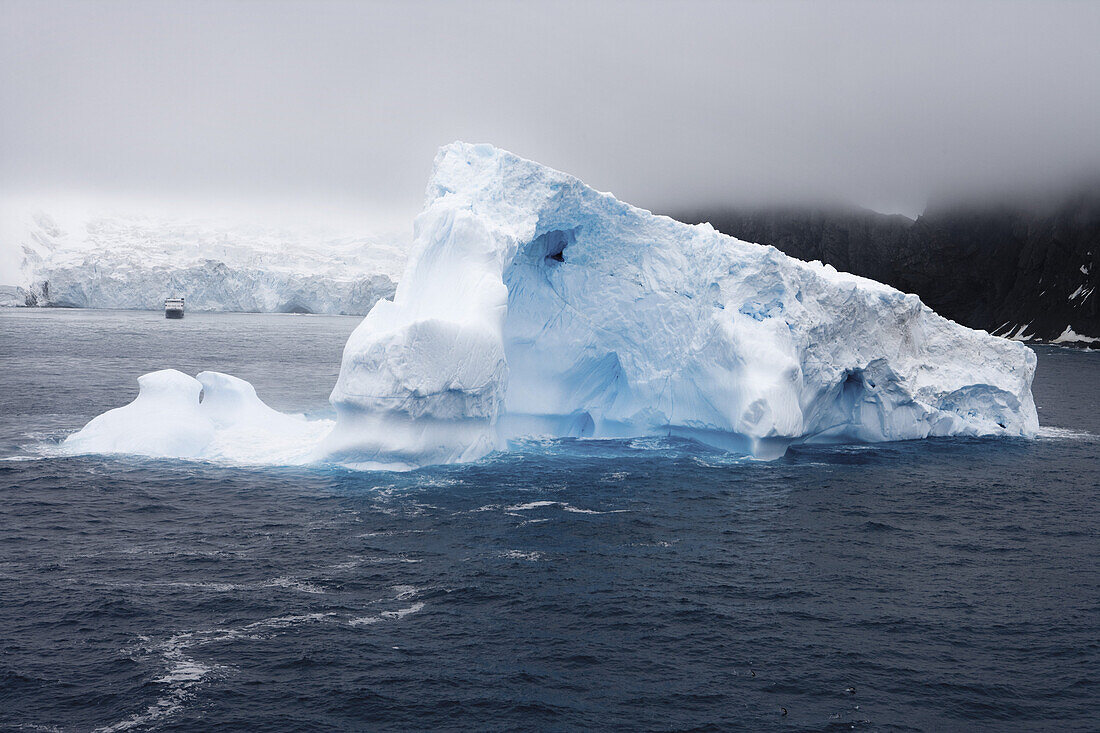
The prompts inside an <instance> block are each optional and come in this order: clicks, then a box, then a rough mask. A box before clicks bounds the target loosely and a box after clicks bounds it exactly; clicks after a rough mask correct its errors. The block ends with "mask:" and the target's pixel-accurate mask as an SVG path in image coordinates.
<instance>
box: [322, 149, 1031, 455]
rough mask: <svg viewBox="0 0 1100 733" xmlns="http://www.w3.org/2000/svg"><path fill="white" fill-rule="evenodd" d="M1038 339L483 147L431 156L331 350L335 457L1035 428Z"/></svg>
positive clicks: (754, 449) (767, 451)
mask: <svg viewBox="0 0 1100 733" xmlns="http://www.w3.org/2000/svg"><path fill="white" fill-rule="evenodd" d="M1034 369H1035V355H1034V353H1033V352H1032V351H1031V350H1030V349H1028V348H1027V347H1025V346H1023V345H1022V344H1017V343H1012V342H1009V341H1006V340H1004V339H998V338H994V337H992V336H990V335H988V334H986V333H984V332H978V331H972V330H970V329H967V328H964V327H962V326H959V325H958V324H955V323H953V322H951V321H948V320H946V319H944V318H941V317H939V316H937V315H936V314H935V313H933V312H932V311H931V310H930V309H928V308H927V307H926V306H924V305H923V304H922V303H921V302H920V300H919V299H918V298H917V297H916V296H914V295H905V294H903V293H901V292H899V291H897V290H894V289H893V288H890V287H888V286H885V285H882V284H880V283H877V282H873V281H871V280H866V279H864V278H860V277H856V276H853V275H848V274H844V273H838V272H836V271H835V270H834V269H832V268H831V267H828V266H823V265H821V264H820V263H805V262H801V261H798V260H794V259H792V258H790V257H787V256H785V255H783V254H782V253H780V252H779V251H778V250H776V249H774V248H772V247H765V246H761V245H756V244H749V243H746V242H741V241H739V240H736V239H733V238H731V237H727V236H724V235H721V234H719V233H718V232H716V231H715V230H714V229H713V228H711V227H710V226H709V225H700V226H688V225H685V224H681V223H679V222H676V221H673V220H672V219H668V218H666V217H661V216H654V215H653V214H651V213H649V212H647V211H643V210H640V209H637V208H634V207H632V206H629V205H627V204H624V203H622V202H620V201H618V200H616V199H615V198H614V197H613V196H611V195H610V194H605V193H600V192H597V191H594V190H593V189H591V188H589V187H588V186H585V185H584V184H583V183H582V182H581V181H579V180H577V179H576V178H573V177H572V176H568V175H565V174H563V173H560V172H558V171H554V170H551V169H549V168H546V167H544V166H541V165H539V164H537V163H533V162H531V161H527V160H523V159H521V158H518V157H516V156H515V155H512V154H510V153H507V152H505V151H502V150H498V149H496V148H493V147H491V146H487V145H467V144H462V143H456V144H453V145H450V146H447V147H445V148H443V149H442V150H441V151H440V153H439V155H438V156H437V157H436V161H435V171H434V174H433V177H432V181H431V183H430V185H429V188H428V200H427V203H426V206H425V209H424V211H423V212H422V213H421V214H420V216H419V217H418V218H417V221H416V227H415V235H414V244H413V249H412V251H411V253H410V258H409V263H408V266H407V269H406V271H405V274H404V276H403V277H402V279H401V282H400V285H399V286H398V289H397V295H396V297H395V298H394V300H393V301H392V302H390V301H382V302H380V303H379V304H378V305H376V306H375V307H374V309H373V310H372V311H371V312H370V313H369V314H368V315H367V317H366V318H365V319H364V321H363V323H362V324H361V325H360V326H359V328H358V329H357V330H356V331H355V332H354V333H353V334H352V336H351V338H350V339H349V340H348V344H347V346H346V347H345V351H344V358H343V364H342V368H341V372H340V378H339V381H338V382H337V384H336V388H335V389H334V390H333V394H332V402H333V404H334V405H335V407H336V410H337V414H338V419H337V423H336V428H335V429H334V430H333V432H332V434H331V435H329V436H328V437H327V438H326V440H325V442H324V445H323V450H324V452H325V454H326V455H328V456H330V457H333V458H337V459H340V460H366V461H378V462H380V463H405V464H408V465H418V464H424V463H438V462H449V461H462V460H470V459H474V458H477V457H479V456H482V455H484V454H486V453H487V452H489V451H491V450H493V449H494V448H497V447H500V446H502V445H504V444H505V442H506V441H507V440H509V439H512V438H517V437H521V436H531V435H548V436H580V437H596V438H600V437H628V436H639V435H679V436H685V437H691V438H696V439H699V440H702V441H705V442H707V443H712V444H715V445H718V446H721V447H724V448H727V449H729V450H730V451H734V452H741V453H747V454H751V455H756V456H760V457H772V456H776V455H779V454H782V453H783V452H784V450H785V448H786V447H787V446H788V445H789V444H790V443H792V442H794V441H806V442H814V441H884V440H904V439H910V438H924V437H927V436H930V435H935V436H943V435H1020V436H1031V435H1034V434H1035V432H1036V430H1037V429H1038V420H1037V418H1036V411H1035V405H1034V402H1033V401H1032V397H1031V390H1030V387H1031V379H1032V376H1033V374H1034Z"/></svg>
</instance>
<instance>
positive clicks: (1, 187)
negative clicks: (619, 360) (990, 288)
mask: <svg viewBox="0 0 1100 733" xmlns="http://www.w3.org/2000/svg"><path fill="white" fill-rule="evenodd" d="M0 14H2V15H0V194H3V195H6V196H22V195H27V194H33V195H35V196H49V195H53V194H54V193H58V194H60V193H65V194H81V195H83V194H87V195H96V196H104V195H110V196H116V195H117V196H129V195H133V196H147V197H148V196H152V197H156V198H161V199H164V200H171V199H173V198H174V197H178V198H181V199H182V198H196V197H197V198H199V199H211V200H214V199H216V200H221V201H228V202H234V201H241V202H248V201H255V200H261V199H262V200H276V201H279V200H285V201H322V200H323V201H327V202H340V203H341V204H344V205H347V206H350V207H363V208H364V210H366V209H370V210H379V211H384V212H387V213H389V214H393V215H396V216H402V217H404V216H411V215H412V213H414V212H415V211H416V210H417V209H418V208H419V206H420V204H421V201H422V196H423V191H424V187H425V183H426V180H427V176H428V173H429V170H430V166H431V160H432V157H433V155H434V153H435V150H436V148H437V147H438V146H439V145H442V144H444V143H447V142H450V141H452V140H456V139H463V140H469V141H478V142H481V141H485V142H492V143H494V144H496V145H498V146H501V147H505V148H508V149H510V150H512V151H514V152H516V153H518V154H520V155H523V156H524V157H528V158H533V159H535V160H539V161H541V162H544V163H546V164H548V165H552V166H554V167H555V168H559V169H562V170H565V171H567V172H570V173H573V174H575V175H578V176H579V177H581V178H582V179H584V180H585V181H587V182H588V183H590V184H591V185H593V186H594V187H596V188H598V189H601V190H609V191H612V192H614V193H615V194H616V195H617V196H619V197H620V198H622V199H625V200H627V201H630V202H631V203H635V204H638V205H641V206H645V207H647V208H652V209H657V210H661V211H668V210H674V209H680V208H685V207H686V208H694V207H696V206H705V205H711V204H717V203H725V202H738V201H755V200H761V199H765V200H785V199H795V198H797V199H803V198H806V197H815V198H830V199H844V200H848V201H851V202H855V203H859V204H862V205H866V206H869V207H872V208H877V209H880V210H890V211H903V212H906V213H916V212H917V211H919V210H920V208H921V207H922V206H923V204H924V202H925V200H926V198H927V197H928V196H929V195H933V196H935V195H938V194H939V193H941V192H944V191H954V190H964V191H970V192H981V191H984V190H988V189H990V188H1001V187H1004V186H1006V185H1010V184H1012V183H1013V182H1024V183H1032V182H1035V183H1046V182H1049V181H1052V180H1058V179H1060V178H1064V177H1067V176H1072V175H1078V174H1080V173H1083V172H1088V171H1090V170H1097V169H1100V3H1095V2H1074V3H1056V2H1039V3H1025V2H989V3H986V2H952V3H947V4H929V3H912V4H909V3H894V2H869V3H862V2H860V3H850V2H844V3H830V2H811V3H789V4H788V3H777V2H761V3H735V2H683V1H677V2H671V1H670V2H596V1H594V0H587V1H585V2H577V3H569V2H554V3H542V2H523V3H521V2H477V3H475V2H408V1H405V2H393V3H369V2H354V3H353V2H317V1H314V0H311V1H310V2H265V1H262V0H249V1H241V2H229V1H227V0H217V1H216V2H201V1H189V2H173V1H171V0H168V1H157V2H56V1H54V0H34V1H33V2H18V1H13V0H0Z"/></svg>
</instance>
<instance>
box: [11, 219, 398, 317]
mask: <svg viewBox="0 0 1100 733" xmlns="http://www.w3.org/2000/svg"><path fill="white" fill-rule="evenodd" d="M9 216H10V214H9ZM14 219H15V220H14V221H10V220H9V221H6V222H5V226H4V232H3V236H4V239H5V241H4V242H3V243H2V244H3V248H4V254H5V257H4V267H3V271H2V272H0V306H9V307H10V306H44V307H69V308H110V309H135V310H157V309H160V308H163V307H164V299H165V298H166V297H169V296H181V297H184V298H186V300H187V309H188V310H189V311H246V312H260V313H265V312H276V313H278V312H283V313H319V314H351V315H363V314H365V313H367V312H368V311H369V310H370V309H371V307H373V306H374V304H375V303H376V302H378V300H380V299H383V298H388V297H391V296H392V295H393V293H394V289H395V287H396V280H397V276H398V274H399V273H400V272H401V270H402V268H403V267H404V261H405V256H406V244H405V242H404V241H403V240H402V238H401V237H400V236H399V235H395V234H370V235H364V234H362V233H361V232H355V233H350V234H349V233H347V232H345V231H340V230H336V229H333V228H331V227H328V228H326V227H323V226H301V225H300V226H297V227H287V226H281V227H279V226H270V225H257V224H253V223H241V222H239V221H232V220H225V219H222V220H218V219H201V218H195V217H186V216H163V215H162V216H151V215H134V214H127V213H116V212H111V213H102V212H94V213H82V214H80V215H76V216H68V217H54V216H53V215H51V214H49V213H45V212H42V211H35V212H33V213H20V214H18V215H16V216H15V217H14Z"/></svg>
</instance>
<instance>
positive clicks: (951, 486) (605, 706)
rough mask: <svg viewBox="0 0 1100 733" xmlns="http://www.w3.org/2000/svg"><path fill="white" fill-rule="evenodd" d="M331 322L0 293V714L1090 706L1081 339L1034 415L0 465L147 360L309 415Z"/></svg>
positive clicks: (280, 723) (351, 719) (1059, 723)
mask: <svg viewBox="0 0 1100 733" xmlns="http://www.w3.org/2000/svg"><path fill="white" fill-rule="evenodd" d="M355 324H356V321H355V320H354V319H348V318H322V317H310V316H259V315H216V316H215V315H210V316H202V315H188V317H187V318H186V319H184V320H183V321H165V320H164V319H163V317H161V316H159V315H158V314H155V313H110V312H91V311H3V312H0V454H2V455H3V456H4V457H5V460H2V461H0V727H2V728H4V729H11V730H25V729H36V730H39V729H45V730H73V731H86V730H93V729H97V728H102V729H107V730H147V729H157V730H268V731H302V730H306V731H308V730H362V729H389V730H409V729H471V728H472V729H482V730H500V729H516V728H518V729H552V730H562V729H578V728H586V729H608V728H612V729H650V730H671V729H722V730H728V729H741V730H834V729H835V730H841V729H843V730H851V729H853V728H855V729H857V730H974V729H985V730H1021V731H1024V730H1027V731H1030V730H1097V729H1098V728H1100V718H1098V715H1100V570H1098V556H1100V530H1098V527H1097V521H1098V520H1097V517H1098V509H1100V440H1098V438H1096V437H1095V436H1096V435H1100V409H1098V408H1100V353H1095V352H1094V353H1085V352H1079V351H1070V350H1064V349H1038V351H1039V373H1038V378H1037V381H1036V384H1035V396H1036V400H1037V402H1038V404H1039V405H1040V406H1041V411H1040V418H1041V420H1042V421H1043V423H1044V425H1046V426H1051V427H1057V428H1061V430H1054V431H1047V434H1046V437H1043V438H1041V439H1039V440H1036V441H1022V440H984V441H980V440H960V439H952V440H929V441H918V442H911V443H896V444H888V445H879V446H872V447H868V446H858V447H838V448H818V449H799V450H795V451H792V452H791V453H790V454H789V455H788V456H787V457H786V458H784V459H782V460H779V461H777V462H774V463H753V462H737V461H732V460H729V459H727V458H726V457H725V456H723V455H721V454H719V453H716V452H714V451H711V450H708V449H706V448H703V447H700V446H698V445H695V444H692V443H688V442H670V441H655V440H654V441H621V442H587V441H568V440H566V441H556V442H549V443H540V444H530V445H526V446H523V447H521V448H520V449H519V450H517V451H516V452H513V453H509V454H506V455H498V456H494V457H491V458H490V459H489V460H486V461H483V462H481V463H478V464H474V465H466V466H452V467H442V468H433V469H428V470H423V471H418V472H413V473H407V474H392V473H354V472H343V471H332V470H325V471H321V470H310V469H295V470H244V469H229V468H224V467H216V466H211V465H204V464H197V463H185V462H179V461H157V460H138V459H122V460H119V459H112V460H106V459H94V458H46V459H37V460H26V459H24V458H26V457H31V456H34V455H36V451H39V450H40V446H41V445H42V444H43V443H45V444H47V445H48V444H49V443H50V442H51V441H56V440H58V439H60V438H61V437H63V436H64V435H65V434H67V433H68V432H70V431H72V430H74V429H76V428H78V427H80V426H81V425H82V424H83V423H84V422H85V421H86V420H88V419H89V418H90V417H92V416H94V415H96V414H98V413H100V412H102V411H103V410H105V409H108V408H110V407H115V406H118V405H120V404H123V403H125V402H127V401H129V400H130V399H131V398H132V396H133V395H134V394H135V393H136V384H135V382H134V379H135V378H136V377H137V376H138V375H139V374H141V373H143V372H146V371H150V370H152V369H157V368H163V367H169V366H171V367H178V368H180V369H182V370H184V371H187V372H190V373H195V372H197V371H199V370H200V369H205V368H215V369H219V370H222V371H227V372H230V373H233V374H237V375H238V376H241V377H244V378H246V379H248V380H250V381H252V382H253V383H254V384H255V385H256V387H257V388H258V390H259V393H260V395H261V397H263V398H265V399H266V400H267V401H268V402H269V403H270V404H272V405H273V406H274V407H277V408H280V409H290V410H309V411H318V412H323V411H324V410H325V409H326V397H327V392H328V389H329V388H330V386H331V385H332V383H333V381H334V379H335V376H336V371H337V368H338V360H339V354H340V350H341V348H342V346H343V343H344V340H345V338H346V337H347V334H348V333H350V331H351V330H352V328H354V326H355ZM784 709H786V711H787V714H786V715H784V714H783V710H784Z"/></svg>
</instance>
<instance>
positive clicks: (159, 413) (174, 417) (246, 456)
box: [62, 369, 333, 465]
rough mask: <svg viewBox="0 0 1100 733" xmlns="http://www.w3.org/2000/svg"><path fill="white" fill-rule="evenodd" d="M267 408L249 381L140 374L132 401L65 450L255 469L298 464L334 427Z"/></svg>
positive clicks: (215, 376) (166, 373)
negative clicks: (263, 466) (183, 459)
mask: <svg viewBox="0 0 1100 733" xmlns="http://www.w3.org/2000/svg"><path fill="white" fill-rule="evenodd" d="M332 424H333V423H332V421H331V420H307V419H306V418H305V417H304V416H301V415H287V414H284V413H281V412H279V411H277V410H273V409H272V408H270V407H268V406H267V405H266V404H265V403H264V402H263V401H262V400H261V399H260V398H259V397H258V396H257V395H256V389H255V388H254V387H253V386H252V385H251V384H249V383H248V382H246V381H245V380H243V379H239V378H237V377H234V376H232V375H229V374H222V373H220V372H201V373H199V375H198V376H197V377H191V376H188V375H186V374H184V373H183V372H180V371H177V370H175V369H162V370H160V371H157V372H151V373H149V374H144V375H142V376H141V377H138V396H137V398H136V399H135V400H134V401H133V402H131V403H130V404H128V405H126V406H124V407H117V408H115V409H113V410H109V411H107V412H105V413H103V414H102V415H100V416H98V417H96V418H94V419H93V420H92V421H91V422H89V423H88V424H87V425H85V426H84V428H82V429H81V430H79V431H77V432H76V433H73V434H72V435H70V436H69V437H68V438H66V439H65V442H64V443H63V445H62V449H63V451H64V452H65V453H68V454H71V455H82V454H89V453H121V454H130V455H142V456H155V457H166V458H193V459H202V460H209V461H224V462H231V463H243V464H252V465H272V464H275V465H299V464H302V463H306V462H308V461H309V460H310V459H311V456H312V452H313V447H314V446H316V445H317V442H318V441H319V440H320V439H321V437H323V436H324V435H325V433H327V432H328V431H329V430H330V429H331V428H332Z"/></svg>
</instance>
